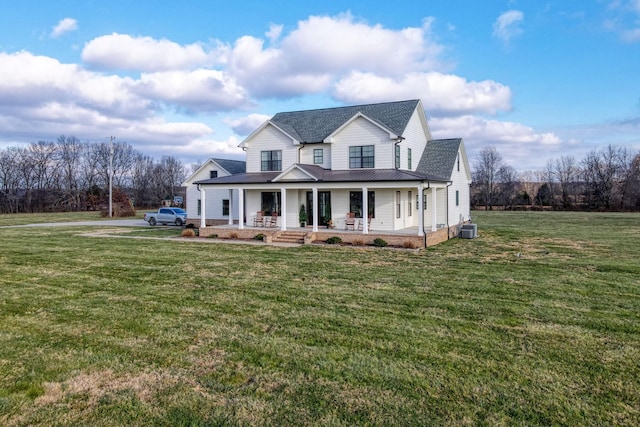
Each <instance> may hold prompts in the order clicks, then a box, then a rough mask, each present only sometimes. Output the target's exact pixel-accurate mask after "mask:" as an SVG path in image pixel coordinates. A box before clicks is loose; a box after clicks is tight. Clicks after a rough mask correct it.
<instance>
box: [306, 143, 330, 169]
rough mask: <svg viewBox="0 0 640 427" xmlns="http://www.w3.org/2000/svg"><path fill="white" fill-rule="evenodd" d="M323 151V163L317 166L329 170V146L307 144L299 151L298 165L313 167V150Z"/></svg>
mask: <svg viewBox="0 0 640 427" xmlns="http://www.w3.org/2000/svg"><path fill="white" fill-rule="evenodd" d="M315 149H321V150H323V153H322V155H323V162H322V164H319V165H318V166H322V167H323V168H325V169H331V144H307V145H304V146H303V148H302V149H301V150H300V163H303V164H306V165H313V164H314V163H313V150H315Z"/></svg>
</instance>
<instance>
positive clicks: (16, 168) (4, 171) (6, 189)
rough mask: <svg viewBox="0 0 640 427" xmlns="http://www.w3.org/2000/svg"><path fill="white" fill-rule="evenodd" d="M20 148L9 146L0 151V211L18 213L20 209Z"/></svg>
mask: <svg viewBox="0 0 640 427" xmlns="http://www.w3.org/2000/svg"><path fill="white" fill-rule="evenodd" d="M20 163H21V150H19V149H17V148H15V147H10V148H8V149H7V150H4V151H2V152H0V212H2V213H18V212H19V210H20V190H21V184H22V180H21V178H20Z"/></svg>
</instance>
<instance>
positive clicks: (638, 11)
mask: <svg viewBox="0 0 640 427" xmlns="http://www.w3.org/2000/svg"><path fill="white" fill-rule="evenodd" d="M608 9H609V10H608V12H609V13H608V15H607V16H608V17H607V18H606V19H605V20H604V23H603V26H604V28H605V29H606V30H608V31H612V32H614V33H617V34H618V36H619V37H620V39H621V40H622V41H624V42H626V43H637V42H640V0H616V1H611V2H609V7H608Z"/></svg>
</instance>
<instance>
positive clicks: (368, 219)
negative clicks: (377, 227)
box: [358, 215, 371, 231]
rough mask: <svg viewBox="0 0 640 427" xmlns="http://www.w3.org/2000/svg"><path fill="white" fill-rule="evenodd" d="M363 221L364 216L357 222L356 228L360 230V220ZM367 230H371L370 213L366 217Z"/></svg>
mask: <svg viewBox="0 0 640 427" xmlns="http://www.w3.org/2000/svg"><path fill="white" fill-rule="evenodd" d="M363 221H364V218H363V219H361V220H360V222H359V223H358V230H361V231H362V222H363ZM367 230H371V215H369V216H368V217H367Z"/></svg>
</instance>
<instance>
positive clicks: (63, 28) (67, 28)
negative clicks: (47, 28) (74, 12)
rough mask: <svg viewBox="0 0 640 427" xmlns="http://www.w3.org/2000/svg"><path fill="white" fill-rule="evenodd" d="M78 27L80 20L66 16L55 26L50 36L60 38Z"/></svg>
mask: <svg viewBox="0 0 640 427" xmlns="http://www.w3.org/2000/svg"><path fill="white" fill-rule="evenodd" d="M77 29H78V21H76V20H75V19H73V18H64V19H62V20H60V22H58V24H57V25H56V26H54V27H53V29H52V31H51V34H50V37H51V38H54V39H55V38H58V37H60V36H61V35H63V34H66V33H68V32H71V31H75V30H77Z"/></svg>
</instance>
